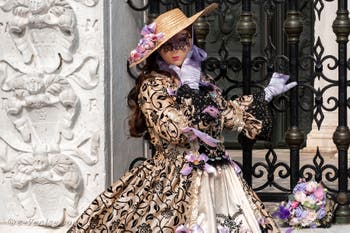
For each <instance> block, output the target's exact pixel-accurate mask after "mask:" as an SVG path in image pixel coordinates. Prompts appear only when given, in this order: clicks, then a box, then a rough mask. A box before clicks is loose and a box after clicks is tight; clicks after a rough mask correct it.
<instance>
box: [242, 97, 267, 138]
mask: <svg viewBox="0 0 350 233" xmlns="http://www.w3.org/2000/svg"><path fill="white" fill-rule="evenodd" d="M253 98H254V101H253V103H252V104H251V105H249V107H248V109H247V112H248V113H250V114H252V115H253V116H254V117H255V118H256V119H258V120H260V121H262V129H261V133H260V134H258V135H257V137H256V139H258V140H266V141H271V134H272V111H271V108H270V105H269V103H268V102H267V101H266V100H265V93H264V92H261V93H256V94H253Z"/></svg>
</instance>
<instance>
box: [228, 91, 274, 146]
mask: <svg viewBox="0 0 350 233" xmlns="http://www.w3.org/2000/svg"><path fill="white" fill-rule="evenodd" d="M224 102H225V103H224V104H223V105H224V111H223V114H222V117H223V118H224V119H223V121H224V126H225V127H226V128H228V129H232V130H237V131H239V132H242V133H243V134H244V135H245V136H246V137H248V138H250V139H255V138H257V139H264V140H270V139H271V132H272V114H271V110H270V108H269V105H268V103H267V102H266V101H265V99H264V95H263V94H254V95H245V96H242V97H240V98H237V99H235V100H229V101H227V102H226V101H224Z"/></svg>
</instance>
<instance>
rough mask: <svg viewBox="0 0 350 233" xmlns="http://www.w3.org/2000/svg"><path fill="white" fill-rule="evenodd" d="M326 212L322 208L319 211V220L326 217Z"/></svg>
mask: <svg viewBox="0 0 350 233" xmlns="http://www.w3.org/2000/svg"><path fill="white" fill-rule="evenodd" d="M326 213H327V212H326V210H325V209H323V208H321V209H319V210H318V211H317V219H322V218H324V216H326Z"/></svg>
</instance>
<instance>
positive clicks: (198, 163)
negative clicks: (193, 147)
mask: <svg viewBox="0 0 350 233" xmlns="http://www.w3.org/2000/svg"><path fill="white" fill-rule="evenodd" d="M185 159H186V160H187V163H185V165H184V166H183V167H182V169H181V171H180V173H181V174H182V175H184V176H187V175H189V174H190V173H191V172H192V170H193V169H194V168H196V169H197V168H199V169H200V170H204V171H206V172H207V173H214V172H215V171H216V169H215V168H214V167H213V166H211V165H209V164H207V161H208V159H209V158H208V156H207V155H205V154H200V155H199V156H198V157H197V156H196V155H194V154H193V153H189V154H188V155H186V156H185Z"/></svg>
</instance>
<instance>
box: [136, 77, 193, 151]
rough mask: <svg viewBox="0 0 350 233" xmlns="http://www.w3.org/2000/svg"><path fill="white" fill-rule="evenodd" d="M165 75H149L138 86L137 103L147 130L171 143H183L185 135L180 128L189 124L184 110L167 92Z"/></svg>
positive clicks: (185, 138)
mask: <svg viewBox="0 0 350 233" xmlns="http://www.w3.org/2000/svg"><path fill="white" fill-rule="evenodd" d="M166 79H167V77H165V76H164V77H162V76H159V77H151V78H149V79H147V80H145V81H144V82H143V83H142V85H141V88H140V94H139V105H140V107H141V110H142V112H143V114H144V116H145V119H146V124H147V127H148V130H149V131H151V132H152V133H154V134H157V135H158V136H159V137H161V138H163V139H165V140H167V141H168V142H169V143H173V144H184V143H185V142H187V137H186V136H185V135H184V134H182V131H181V130H182V129H183V128H185V127H187V126H189V121H188V119H187V117H186V116H185V115H184V113H183V112H184V110H183V109H181V107H180V105H179V104H178V103H177V102H176V97H175V96H172V95H170V94H169V93H168V90H167V88H169V85H167V83H166V82H167V81H165V80H166Z"/></svg>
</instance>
